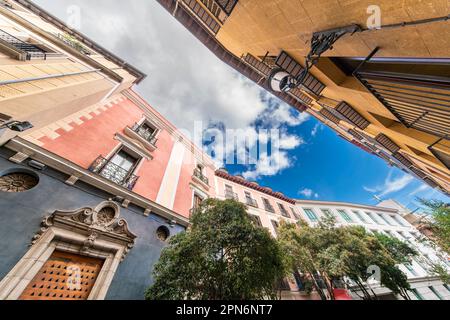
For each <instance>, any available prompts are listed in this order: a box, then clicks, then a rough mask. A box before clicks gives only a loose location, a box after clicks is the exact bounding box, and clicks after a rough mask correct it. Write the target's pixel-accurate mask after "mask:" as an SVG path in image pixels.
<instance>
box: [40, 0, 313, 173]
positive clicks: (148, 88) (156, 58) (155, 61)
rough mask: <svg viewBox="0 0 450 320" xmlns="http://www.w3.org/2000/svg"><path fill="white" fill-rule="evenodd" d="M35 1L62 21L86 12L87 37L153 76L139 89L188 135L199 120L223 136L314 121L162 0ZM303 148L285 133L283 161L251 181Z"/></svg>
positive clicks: (266, 161)
mask: <svg viewBox="0 0 450 320" xmlns="http://www.w3.org/2000/svg"><path fill="white" fill-rule="evenodd" d="M36 3H37V4H38V5H40V6H42V7H43V8H46V9H47V10H50V11H51V12H52V13H54V14H55V15H56V16H58V17H60V18H61V19H62V20H67V18H68V14H67V8H68V7H69V6H73V5H75V6H79V7H80V9H81V30H80V31H81V32H82V33H84V34H86V35H87V36H88V37H90V38H92V39H93V40H94V41H97V42H98V43H99V44H100V45H102V46H103V47H105V48H107V49H108V50H110V51H112V52H113V53H115V54H117V55H118V56H119V57H121V58H123V59H124V60H126V61H127V62H129V63H131V64H132V65H134V66H135V67H137V68H139V69H140V70H142V71H143V72H145V73H146V74H148V77H147V78H146V79H145V80H144V81H143V82H142V83H141V84H139V85H138V86H137V87H136V91H138V92H139V93H140V94H141V95H142V96H143V97H144V98H145V99H146V100H147V101H148V102H149V103H150V104H151V105H152V106H154V107H155V108H156V109H157V110H158V111H159V112H160V113H161V114H162V115H163V116H165V117H166V118H167V119H169V120H170V121H171V122H173V123H174V124H175V125H176V126H177V127H178V128H180V129H185V130H186V131H187V132H192V131H193V128H194V122H195V121H202V122H203V124H204V127H205V128H207V127H208V126H210V125H211V124H220V125H221V127H222V130H224V129H243V130H253V131H254V130H255V128H256V123H257V122H258V126H259V127H265V128H267V129H272V128H284V130H286V129H285V128H286V127H289V126H298V125H301V124H302V123H304V122H305V121H307V120H308V119H309V118H310V116H309V115H308V114H307V113H299V112H298V111H296V110H295V109H293V108H292V107H290V106H289V105H287V104H286V103H284V102H282V101H280V100H278V99H277V98H275V97H274V96H272V95H271V94H269V93H268V92H266V91H265V90H263V89H262V88H260V87H259V86H258V85H256V84H255V83H253V82H252V81H250V80H248V79H247V78H245V77H243V76H242V75H240V74H239V73H237V72H236V71H235V70H234V69H232V68H231V67H229V66H228V65H226V64H225V63H223V62H222V61H220V60H219V59H218V58H217V57H216V56H215V55H214V54H213V53H211V52H210V51H209V50H208V49H207V48H206V47H205V46H204V45H203V44H202V43H201V42H200V41H198V39H196V38H195V37H194V36H193V35H192V34H191V33H190V32H189V31H188V30H187V29H186V28H185V27H184V26H183V25H181V24H180V23H179V22H178V21H177V20H176V19H174V18H173V17H172V16H171V15H170V13H168V12H167V11H166V10H165V9H164V8H163V7H162V6H161V5H159V4H158V3H157V2H156V1H146V2H145V3H144V2H141V1H119V0H115V1H113V0H96V1H85V0H60V1H54V0H36ZM261 138H262V139H264V137H261ZM301 144H303V139H302V137H300V136H298V135H293V134H288V133H286V132H283V134H282V135H281V138H280V149H281V151H280V152H279V154H278V156H277V157H272V156H268V155H267V154H264V153H263V154H262V155H260V157H259V158H260V159H259V161H258V163H257V165H256V166H253V167H251V168H248V170H247V171H246V175H248V176H249V177H253V178H255V179H257V178H258V177H260V176H262V175H275V174H277V173H279V172H280V171H282V170H283V169H285V168H288V167H290V166H292V165H293V162H294V159H293V158H292V157H291V156H290V155H289V154H288V153H287V152H286V150H292V149H295V148H297V147H299V146H300V145H301ZM215 148H216V151H223V153H224V154H225V155H229V154H230V153H232V152H234V150H230V148H228V147H227V148H224V147H223V146H222V147H221V146H218V145H215ZM220 148H222V149H224V150H219V149H220ZM238 152H239V153H241V154H242V153H245V152H246V151H245V150H238ZM272 158H276V159H272ZM216 160H217V159H216ZM217 164H218V165H220V164H221V161H217ZM252 169H253V170H252Z"/></svg>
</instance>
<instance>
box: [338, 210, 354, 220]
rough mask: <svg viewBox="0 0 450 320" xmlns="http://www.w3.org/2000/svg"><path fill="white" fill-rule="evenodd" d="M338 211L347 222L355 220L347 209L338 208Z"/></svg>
mask: <svg viewBox="0 0 450 320" xmlns="http://www.w3.org/2000/svg"><path fill="white" fill-rule="evenodd" d="M338 212H339V214H340V215H341V217H342V219H344V220H345V221H347V222H353V220H352V218H350V216H349V215H348V213H347V212H346V211H345V210H338Z"/></svg>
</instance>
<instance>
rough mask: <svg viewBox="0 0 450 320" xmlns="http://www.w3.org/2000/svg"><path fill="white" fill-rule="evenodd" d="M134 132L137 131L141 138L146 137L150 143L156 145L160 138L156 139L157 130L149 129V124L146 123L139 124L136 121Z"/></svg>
mask: <svg viewBox="0 0 450 320" xmlns="http://www.w3.org/2000/svg"><path fill="white" fill-rule="evenodd" d="M131 130H133V131H134V132H136V133H137V134H138V135H139V136H140V137H141V138H144V139H145V140H146V141H147V142H148V143H150V144H152V145H154V146H155V145H156V142H157V141H158V139H156V130H154V131H149V130H147V126H146V125H145V123H142V124H137V123H135V124H134V126H133V127H132V128H131Z"/></svg>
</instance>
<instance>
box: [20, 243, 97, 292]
mask: <svg viewBox="0 0 450 320" xmlns="http://www.w3.org/2000/svg"><path fill="white" fill-rule="evenodd" d="M102 265H103V260H102V259H97V258H91V257H86V256H82V255H78V254H73V253H67V252H62V251H55V252H53V254H52V255H51V256H50V258H49V259H48V260H47V262H45V264H44V265H43V266H42V268H41V269H40V270H39V272H38V273H37V274H36V276H35V277H34V278H33V280H31V282H30V283H29V284H28V286H27V287H26V288H25V290H24V291H23V293H22V295H21V296H20V298H19V299H21V300H86V299H87V298H88V297H89V294H90V292H91V290H92V287H93V286H94V284H95V281H96V280H97V277H98V274H99V272H100V270H101V268H102Z"/></svg>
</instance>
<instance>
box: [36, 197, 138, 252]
mask: <svg viewBox="0 0 450 320" xmlns="http://www.w3.org/2000/svg"><path fill="white" fill-rule="evenodd" d="M119 216H120V207H119V206H118V205H117V204H116V203H115V202H112V201H104V202H102V203H100V204H99V205H98V206H96V207H95V208H89V207H85V208H80V209H76V210H73V211H63V210H57V211H55V212H54V213H53V214H51V215H49V216H46V217H44V219H43V220H42V223H41V229H40V230H39V232H38V233H37V234H36V235H35V236H34V237H33V240H32V244H34V243H36V241H37V240H38V239H39V238H40V237H41V235H42V234H44V233H45V232H46V231H47V230H48V229H49V228H50V227H52V226H57V227H58V228H62V229H67V230H68V231H71V232H77V233H80V234H83V235H85V236H86V239H85V240H84V242H83V245H82V251H87V250H89V249H90V248H92V247H95V245H96V241H97V239H101V238H102V239H105V240H113V241H114V242H121V243H123V245H124V247H125V249H124V255H123V257H122V259H123V258H124V256H125V254H126V253H127V252H128V251H129V250H130V249H131V248H132V247H133V246H134V240H135V239H136V237H137V236H136V235H135V234H133V233H132V232H131V231H130V230H129V229H128V223H127V221H126V220H125V219H122V218H119Z"/></svg>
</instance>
